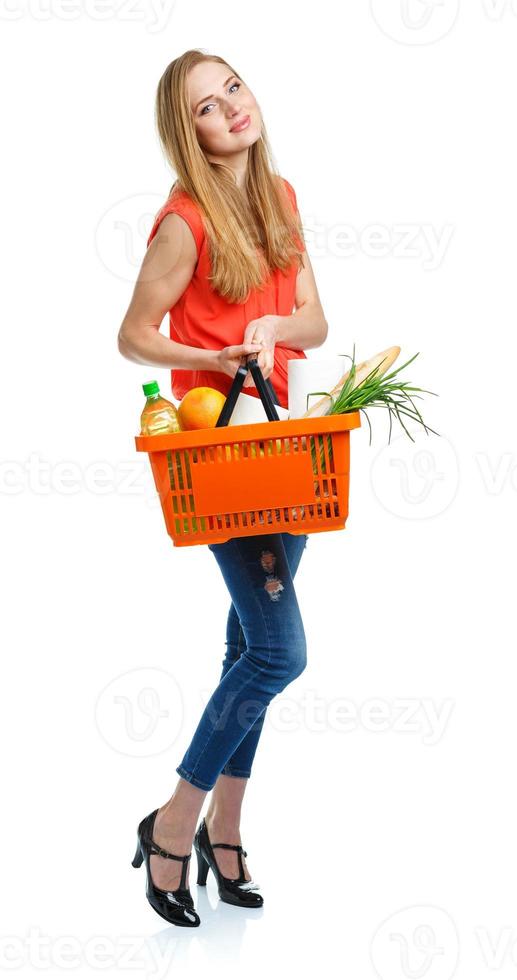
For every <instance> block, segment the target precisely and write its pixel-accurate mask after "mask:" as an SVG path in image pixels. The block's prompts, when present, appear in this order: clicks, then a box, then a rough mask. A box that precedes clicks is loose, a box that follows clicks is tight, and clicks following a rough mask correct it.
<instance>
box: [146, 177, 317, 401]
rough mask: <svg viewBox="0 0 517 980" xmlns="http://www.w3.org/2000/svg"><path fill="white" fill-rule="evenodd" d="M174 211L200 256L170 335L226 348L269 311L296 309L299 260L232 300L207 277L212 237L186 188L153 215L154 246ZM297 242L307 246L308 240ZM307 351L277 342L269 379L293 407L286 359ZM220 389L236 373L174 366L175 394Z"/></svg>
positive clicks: (225, 387)
mask: <svg viewBox="0 0 517 980" xmlns="http://www.w3.org/2000/svg"><path fill="white" fill-rule="evenodd" d="M282 179H283V180H284V184H285V186H286V189H287V193H288V196H289V198H290V200H291V203H292V206H293V209H294V211H295V212H296V210H297V201H296V195H295V192H294V190H293V188H292V187H291V184H289V183H288V181H287V180H285V179H284V178H282ZM171 212H174V213H175V214H179V215H181V217H182V218H183V219H184V220H185V221H186V222H187V224H188V226H189V228H190V230H191V231H192V234H193V236H194V239H195V242H196V248H197V255H198V260H197V264H196V267H195V270H194V274H193V276H192V279H191V281H190V283H189V284H188V286H187V288H186V289H185V291H184V292H183V293H182V295H181V296H180V298H179V299H178V301H177V303H175V305H174V306H173V307H172V308H171V309H170V310H169V327H170V338H171V340H175V341H176V342H177V343H180V344H186V345H188V346H189V347H203V348H205V349H207V350H222V348H223V347H228V346H229V345H231V344H242V342H243V338H244V330H245V328H246V327H247V325H248V323H249V322H250V321H251V320H254V319H256V318H257V317H260V316H265V315H266V314H271V313H277V314H279V315H280V316H290V315H291V314H292V313H293V312H294V298H295V288H296V276H297V273H298V265H297V262H296V260H295V261H294V262H293V264H292V266H290V267H289V269H287V270H286V271H285V272H282V270H281V269H275V270H274V271H273V272H272V273H271V274H270V276H269V277H268V279H267V280H266V282H265V284H264V288H263V289H262V290H258V289H252V290H250V293H249V296H248V299H247V300H246V302H244V303H229V302H228V301H227V300H226V299H224V298H223V297H222V296H220V295H219V293H217V292H215V291H214V290H213V289H212V285H211V283H210V282H209V280H208V278H207V277H208V276H209V275H210V274H211V263H210V259H209V255H208V242H207V238H206V236H205V231H204V225H203V219H202V212H201V209H200V208H199V207H198V205H197V204H196V202H195V201H193V200H192V198H191V197H190V196H189V195H188V194H186V193H185V192H184V191H173V193H172V195H171V197H170V198H169V199H168V200H167V201H166V202H165V204H164V205H163V207H162V208H161V209H160V211H159V212H158V214H157V215H156V217H155V219H154V224H153V227H152V229H151V233H150V235H149V238H148V241H147V247H149V245H150V243H151V241H152V240H153V238H154V236H155V235H156V232H157V231H158V228H159V226H160V222H161V221H162V220H163V218H164V217H165V215H166V214H170V213H171ZM297 244H298V245H299V246H300V248H301V249H303V248H304V245H303V242H301V241H300V240H298V242H297ZM305 356H306V355H305V351H303V350H296V349H291V348H288V347H275V367H274V370H273V372H272V373H271V375H270V381H271V383H272V385H273V387H274V389H275V391H276V393H277V395H278V399H279V402H280V405H282V406H283V407H284V408H287V407H288V398H287V362H288V361H289V360H290V359H291V358H292V357H297V358H304V357H305ZM205 385H206V386H207V387H209V388H216V389H217V390H218V391H222V392H223V394H225V395H227V394H228V392H229V390H230V388H231V385H232V378H230V376H229V375H227V374H223V373H222V372H220V371H186V370H178V369H174V370H172V371H171V387H172V393H173V395H174V397H175V398H176V399H177V400H178V401H181V399H182V398H183V395H184V394H185V393H186V392H187V391H189V390H190V389H191V388H197V387H198V386H205ZM244 390H245V392H246V394H248V395H254V396H255V397H256V398H258V397H260V396H259V393H258V391H257V389H256V387H255V385H250V386H249V387H246V388H245V389H244Z"/></svg>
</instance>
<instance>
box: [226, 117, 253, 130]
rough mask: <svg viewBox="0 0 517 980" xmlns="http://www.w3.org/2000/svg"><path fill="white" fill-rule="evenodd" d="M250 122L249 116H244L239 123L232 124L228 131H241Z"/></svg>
mask: <svg viewBox="0 0 517 980" xmlns="http://www.w3.org/2000/svg"><path fill="white" fill-rule="evenodd" d="M250 122H251V117H250V116H245V117H244V119H241V121H240V123H236V124H235V126H232V128H231V129H230V133H240V132H242V130H243V129H246V128H247V127H248V126H249V124H250Z"/></svg>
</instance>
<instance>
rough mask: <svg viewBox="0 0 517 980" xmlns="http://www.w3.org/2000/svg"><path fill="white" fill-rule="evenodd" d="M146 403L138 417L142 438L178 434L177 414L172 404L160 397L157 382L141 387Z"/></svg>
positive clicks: (179, 429)
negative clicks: (168, 433)
mask: <svg viewBox="0 0 517 980" xmlns="http://www.w3.org/2000/svg"><path fill="white" fill-rule="evenodd" d="M142 388H143V390H144V395H145V396H146V398H147V401H146V403H145V406H144V410H143V412H142V415H141V417H140V423H141V427H142V431H141V433H140V435H142V436H163V435H166V433H167V432H180V431H181V426H180V424H179V420H178V413H177V411H176V409H175V407H174V405H173V404H172V402H169V401H167V399H166V398H163V397H162V395H160V388H159V385H158V382H157V381H149V382H148V383H147V384H144V385H142Z"/></svg>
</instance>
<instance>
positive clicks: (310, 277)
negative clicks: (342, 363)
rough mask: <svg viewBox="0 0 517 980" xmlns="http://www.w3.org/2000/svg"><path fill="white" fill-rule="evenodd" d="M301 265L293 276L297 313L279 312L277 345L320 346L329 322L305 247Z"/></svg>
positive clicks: (323, 341) (325, 335)
mask: <svg viewBox="0 0 517 980" xmlns="http://www.w3.org/2000/svg"><path fill="white" fill-rule="evenodd" d="M302 260H303V268H301V269H300V270H299V272H298V275H297V277H296V293H295V306H296V313H293V314H291V316H278V317H277V320H278V325H277V338H276V345H277V346H278V347H291V348H292V349H293V350H307V349H308V348H311V347H321V345H322V344H324V343H325V340H326V339H327V334H328V323H327V321H326V319H325V314H324V313H323V307H322V305H321V301H320V297H319V294H318V288H317V286H316V280H315V278H314V273H313V271H312V265H311V262H310V259H309V256H308V255H307V252H306V251H304V252H303V255H302Z"/></svg>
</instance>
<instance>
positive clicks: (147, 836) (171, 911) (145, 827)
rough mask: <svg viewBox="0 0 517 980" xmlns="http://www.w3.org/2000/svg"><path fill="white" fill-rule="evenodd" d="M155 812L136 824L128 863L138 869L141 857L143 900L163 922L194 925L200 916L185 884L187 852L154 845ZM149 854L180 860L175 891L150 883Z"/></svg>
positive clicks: (198, 921) (176, 924) (156, 811)
mask: <svg viewBox="0 0 517 980" xmlns="http://www.w3.org/2000/svg"><path fill="white" fill-rule="evenodd" d="M157 813H158V810H153V812H152V813H150V814H149V816H147V817H144V819H143V820H142V822H141V823H140V824H139V826H138V831H137V834H138V843H137V846H136V854H135V856H134V858H133V860H132V862H131V863H132V865H133V867H134V868H139V867H140V865H141V864H142V861H144V859H145V867H146V871H147V884H146V896H147V900H148V902H149V904H150V905H151V906H152V907H153V909H154V911H155V912H157V913H158V915H161V917H162V919H166V920H167V922H170V923H172V925H175V926H198V925H199V924H200V922H201V919H200V918H199V915H198V914H197V912H196V910H195V908H194V899H193V898H192V895H191V894H190V889H189V888H187V887H186V880H187V861H188V859H189V858H190V854H169V852H168V851H164V850H163V848H161V847H159V846H158V844H155V842H154V841H153V829H154V821H155V819H156V814H157ZM191 853H192V852H191ZM151 854H159V855H160V857H164V858H172V859H173V860H174V861H183V868H182V869H181V881H180V884H179V888H176V890H175V891H165V890H164V889H163V888H157V887H156V885H155V884H154V882H153V879H152V876H151V860H150V858H151Z"/></svg>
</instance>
